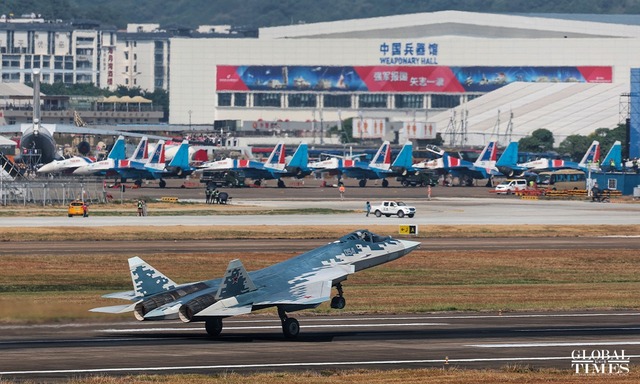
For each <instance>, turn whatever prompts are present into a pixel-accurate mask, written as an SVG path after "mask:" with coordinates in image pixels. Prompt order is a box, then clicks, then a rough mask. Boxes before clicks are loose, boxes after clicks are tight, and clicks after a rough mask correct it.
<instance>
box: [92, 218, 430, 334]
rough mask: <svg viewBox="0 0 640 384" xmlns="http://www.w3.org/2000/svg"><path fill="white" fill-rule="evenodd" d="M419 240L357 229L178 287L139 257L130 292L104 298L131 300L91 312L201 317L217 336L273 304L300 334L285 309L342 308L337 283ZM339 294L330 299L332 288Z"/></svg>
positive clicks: (287, 327) (236, 263) (133, 261)
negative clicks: (257, 265) (227, 321)
mask: <svg viewBox="0 0 640 384" xmlns="http://www.w3.org/2000/svg"><path fill="white" fill-rule="evenodd" d="M419 245H420V243H418V242H415V241H408V240H397V239H393V238H391V237H389V236H379V235H376V234H374V233H371V232H369V231H368V230H358V231H355V232H352V233H350V234H348V235H346V236H343V237H341V238H340V239H339V240H337V241H334V242H331V243H329V244H327V245H324V246H322V247H320V248H316V249H314V250H311V251H308V252H306V253H303V254H301V255H299V256H297V257H294V258H292V259H289V260H286V261H283V262H281V263H278V264H274V265H272V266H270V267H267V268H264V269H261V270H258V271H254V272H247V270H246V269H245V268H244V266H243V265H242V263H241V262H240V260H232V261H231V262H230V263H229V266H228V267H227V271H226V274H225V275H224V277H222V278H221V279H214V280H207V281H200V282H194V283H188V284H182V285H178V284H176V283H175V282H173V281H172V280H171V279H169V278H168V277H166V276H165V275H164V274H162V273H161V272H159V271H158V270H156V269H155V268H153V267H152V266H150V265H149V264H147V263H145V262H144V261H143V260H142V259H141V258H139V257H132V258H130V259H129V269H130V271H131V279H132V281H133V287H134V290H133V291H129V292H121V293H112V294H108V295H105V296H103V297H107V298H117V299H126V300H130V301H132V302H133V303H132V304H125V305H117V306H112V307H102V308H95V309H92V310H91V311H93V312H104V313H123V312H130V311H133V312H134V315H135V317H136V319H138V320H170V319H180V320H182V321H183V322H185V323H188V322H193V321H203V322H204V323H205V328H206V330H207V333H209V335H211V336H213V337H217V336H218V335H220V332H222V319H223V318H225V317H229V316H235V315H242V314H246V313H250V312H252V311H255V310H259V309H264V308H269V307H277V308H278V315H279V316H280V320H281V321H282V331H283V333H284V335H285V337H287V338H295V337H296V336H298V334H299V332H300V325H299V323H298V321H297V320H296V319H294V318H292V317H288V316H287V313H288V312H294V311H299V310H302V309H309V308H315V307H317V306H318V305H320V304H321V303H323V302H325V301H328V300H331V308H336V309H342V308H344V307H345V304H346V301H345V299H344V297H343V291H342V282H343V281H345V280H346V279H347V277H348V276H349V275H351V274H353V273H355V272H358V271H361V270H363V269H367V268H371V267H374V266H376V265H380V264H384V263H387V262H389V261H392V260H395V259H398V258H400V257H402V256H404V255H406V254H408V253H409V252H411V251H413V250H414V249H416V248H417V247H418V246H419ZM334 286H335V287H336V288H337V292H338V295H337V296H334V297H333V298H331V288H332V287H334Z"/></svg>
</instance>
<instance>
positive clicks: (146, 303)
mask: <svg viewBox="0 0 640 384" xmlns="http://www.w3.org/2000/svg"><path fill="white" fill-rule="evenodd" d="M206 288H208V286H207V285H206V284H204V283H197V284H193V285H189V286H186V287H180V288H178V289H175V290H173V291H168V292H165V293H160V294H158V295H155V296H153V297H150V298H148V299H146V300H143V301H141V302H139V303H138V304H136V307H135V308H134V309H133V314H134V315H135V317H136V319H138V320H140V321H142V320H146V318H145V315H146V314H147V313H149V312H151V311H153V310H154V309H156V308H159V307H161V306H163V305H165V304H168V303H171V302H173V301H176V300H178V299H179V298H181V297H184V296H186V295H188V294H191V293H194V292H198V291H201V290H203V289H206Z"/></svg>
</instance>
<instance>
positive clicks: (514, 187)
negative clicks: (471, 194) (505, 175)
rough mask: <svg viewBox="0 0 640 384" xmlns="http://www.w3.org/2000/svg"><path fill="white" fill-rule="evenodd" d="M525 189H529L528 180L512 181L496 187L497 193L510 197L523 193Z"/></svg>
mask: <svg viewBox="0 0 640 384" xmlns="http://www.w3.org/2000/svg"><path fill="white" fill-rule="evenodd" d="M525 189H527V180H525V179H511V180H506V181H503V182H502V183H500V184H498V185H497V186H496V193H497V194H505V195H510V194H512V193H514V192H516V191H523V190H525Z"/></svg>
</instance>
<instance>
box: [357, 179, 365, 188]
mask: <svg viewBox="0 0 640 384" xmlns="http://www.w3.org/2000/svg"><path fill="white" fill-rule="evenodd" d="M358 185H359V186H360V188H364V186H365V185H367V179H362V180H360V181H358Z"/></svg>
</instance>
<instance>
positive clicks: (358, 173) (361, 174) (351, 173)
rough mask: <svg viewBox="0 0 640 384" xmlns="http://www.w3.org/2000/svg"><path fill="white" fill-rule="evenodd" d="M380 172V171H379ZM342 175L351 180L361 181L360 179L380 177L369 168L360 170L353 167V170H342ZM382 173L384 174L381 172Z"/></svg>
mask: <svg viewBox="0 0 640 384" xmlns="http://www.w3.org/2000/svg"><path fill="white" fill-rule="evenodd" d="M380 172H382V171H380ZM342 173H343V174H344V175H345V176H347V177H350V178H352V179H362V178H366V179H372V180H375V179H379V178H381V177H380V173H378V172H376V171H374V170H372V169H370V168H361V167H353V168H345V169H343V170H342ZM382 173H384V172H382Z"/></svg>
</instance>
